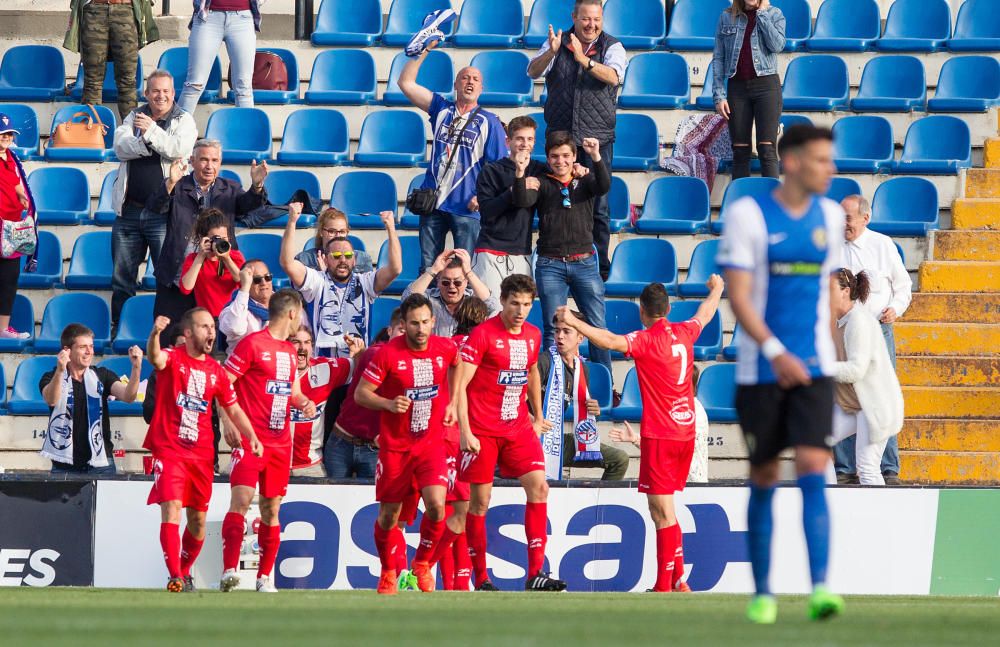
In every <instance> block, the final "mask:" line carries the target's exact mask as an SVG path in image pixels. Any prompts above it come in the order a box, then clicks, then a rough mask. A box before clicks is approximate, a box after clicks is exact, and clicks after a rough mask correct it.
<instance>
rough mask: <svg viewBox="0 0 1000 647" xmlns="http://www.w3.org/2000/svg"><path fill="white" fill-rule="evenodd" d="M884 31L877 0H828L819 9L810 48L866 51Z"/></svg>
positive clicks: (815, 50)
mask: <svg viewBox="0 0 1000 647" xmlns="http://www.w3.org/2000/svg"><path fill="white" fill-rule="evenodd" d="M881 32H882V16H881V15H880V14H879V9H878V3H876V2H875V0H825V1H824V2H823V4H821V5H820V7H819V11H817V12H816V25H815V27H813V35H812V36H811V37H810V38H809V39H808V40H807V41H806V48H807V49H809V50H811V51H814V52H864V51H866V50H868V49H870V48H871V46H872V44H873V43H874V42H875V40H876V39H877V38H878V37H879V34H881Z"/></svg>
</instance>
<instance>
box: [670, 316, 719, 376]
mask: <svg viewBox="0 0 1000 647" xmlns="http://www.w3.org/2000/svg"><path fill="white" fill-rule="evenodd" d="M700 306H701V301H674V302H673V303H671V304H670V312H668V313H667V319H668V320H669V321H670V323H683V322H685V321H687V320H688V319H692V318H694V316H695V314H696V313H697V312H698V308H699V307H700ZM721 352H722V317H721V316H720V315H719V313H718V311H716V313H715V316H714V317H712V320H711V321H709V322H708V325H707V326H705V328H703V329H702V331H701V334H700V335H698V339H697V340H695V342H694V358H695V359H696V360H699V361H704V360H711V359H715V357H716V355H718V354H719V353H721Z"/></svg>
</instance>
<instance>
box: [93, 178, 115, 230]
mask: <svg viewBox="0 0 1000 647" xmlns="http://www.w3.org/2000/svg"><path fill="white" fill-rule="evenodd" d="M117 179H118V169H114V170H112V171H110V172H109V173H108V174H107V175H105V176H104V180H103V181H102V182H101V196H100V198H98V200H97V210H96V211H94V224H98V225H104V226H107V227H110V226H111V225H113V224H115V218H117V215H116V214H115V205H114V188H115V181H116V180H117Z"/></svg>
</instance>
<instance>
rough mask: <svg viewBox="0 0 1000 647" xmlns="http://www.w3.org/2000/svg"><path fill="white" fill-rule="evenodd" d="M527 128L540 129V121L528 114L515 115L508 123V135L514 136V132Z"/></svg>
mask: <svg viewBox="0 0 1000 647" xmlns="http://www.w3.org/2000/svg"><path fill="white" fill-rule="evenodd" d="M525 128H530V129H532V130H538V123H537V122H535V120H534V119H532V118H531V117H529V116H528V115H521V116H520V117H514V118H513V119H511V120H510V123H509V124H507V137H513V136H514V133H516V132H517V131H519V130H524V129H525Z"/></svg>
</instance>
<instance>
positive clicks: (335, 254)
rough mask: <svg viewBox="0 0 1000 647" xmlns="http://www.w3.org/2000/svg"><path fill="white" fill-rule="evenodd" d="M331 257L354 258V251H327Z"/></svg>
mask: <svg viewBox="0 0 1000 647" xmlns="http://www.w3.org/2000/svg"><path fill="white" fill-rule="evenodd" d="M326 255H327V256H329V257H330V258H334V259H336V258H354V252H327V253H326Z"/></svg>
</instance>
